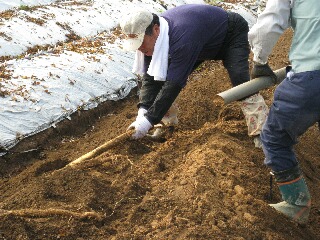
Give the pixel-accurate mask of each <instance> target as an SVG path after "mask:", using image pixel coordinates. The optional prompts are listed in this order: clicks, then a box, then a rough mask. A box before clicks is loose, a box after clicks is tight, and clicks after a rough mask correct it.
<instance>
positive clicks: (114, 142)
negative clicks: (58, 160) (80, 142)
mask: <svg viewBox="0 0 320 240" xmlns="http://www.w3.org/2000/svg"><path fill="white" fill-rule="evenodd" d="M133 133H134V129H130V130H128V131H127V132H125V133H122V134H121V135H119V136H117V137H115V138H113V139H111V140H109V141H107V142H105V143H104V144H102V145H101V146H99V147H97V148H95V149H93V150H92V151H90V152H88V153H86V154H84V155H82V156H81V157H79V158H77V159H76V160H74V161H72V162H70V163H69V164H68V165H66V167H68V166H69V167H74V166H75V165H77V164H79V163H81V162H82V161H85V160H88V159H90V158H93V157H96V156H98V155H100V154H101V153H103V152H105V151H106V150H108V149H110V148H112V147H114V146H116V145H117V144H119V143H120V142H122V141H124V140H126V139H128V138H129V137H130V136H131V135H132V134H133Z"/></svg>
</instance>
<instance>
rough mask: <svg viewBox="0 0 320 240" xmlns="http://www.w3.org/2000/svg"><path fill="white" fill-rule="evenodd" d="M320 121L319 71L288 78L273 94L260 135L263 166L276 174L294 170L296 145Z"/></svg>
mask: <svg viewBox="0 0 320 240" xmlns="http://www.w3.org/2000/svg"><path fill="white" fill-rule="evenodd" d="M318 121H320V70H317V71H310V72H301V73H295V74H293V76H291V77H287V78H285V79H284V81H283V82H281V83H280V84H279V86H278V87H277V88H276V90H275V92H274V101H273V104H272V106H271V108H270V112H269V115H268V118H267V120H266V122H265V124H264V126H263V129H262V133H261V141H262V145H263V152H264V154H265V161H264V163H265V164H266V165H267V166H268V167H270V168H271V169H272V170H273V171H275V172H279V171H285V170H288V169H290V168H292V167H295V166H296V165H297V164H298V161H297V159H296V155H295V153H294V151H293V146H294V145H295V144H296V143H297V142H298V137H299V136H301V135H302V134H303V133H305V132H306V131H307V129H308V128H309V127H311V126H313V125H314V124H315V123H316V122H318ZM315 144H319V143H315Z"/></svg>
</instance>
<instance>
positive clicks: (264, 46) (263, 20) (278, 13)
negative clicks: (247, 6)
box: [248, 0, 292, 64]
mask: <svg viewBox="0 0 320 240" xmlns="http://www.w3.org/2000/svg"><path fill="white" fill-rule="evenodd" d="M291 1H292V0H269V1H268V2H267V6H266V9H265V10H264V11H263V12H262V13H261V14H260V15H259V16H258V19H257V22H256V24H255V25H254V26H253V27H252V28H251V30H250V31H249V35H248V38H249V43H250V45H251V49H252V52H253V54H254V57H253V61H254V62H256V63H258V64H267V62H268V57H269V55H270V54H271V52H272V49H273V47H274V46H275V44H276V43H277V41H278V39H279V37H280V36H281V35H282V34H283V32H284V31H285V30H286V29H287V28H288V27H289V26H290V19H289V18H290V7H291V6H290V5H291Z"/></svg>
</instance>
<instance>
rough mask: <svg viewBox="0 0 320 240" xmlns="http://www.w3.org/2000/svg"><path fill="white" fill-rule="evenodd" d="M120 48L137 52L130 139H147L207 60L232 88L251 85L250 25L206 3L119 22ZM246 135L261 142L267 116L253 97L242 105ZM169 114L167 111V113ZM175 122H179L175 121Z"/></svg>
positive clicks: (259, 99)
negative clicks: (219, 65)
mask: <svg viewBox="0 0 320 240" xmlns="http://www.w3.org/2000/svg"><path fill="white" fill-rule="evenodd" d="M120 27H121V29H122V32H123V33H124V34H125V36H126V38H125V39H124V41H123V48H124V49H125V50H127V51H136V54H135V61H134V64H133V72H134V73H136V74H139V75H142V76H143V77H142V86H141V89H140V95H139V103H138V109H139V110H138V116H137V118H136V120H135V121H134V122H133V123H132V124H131V125H130V126H129V128H134V129H135V133H134V134H133V138H135V139H138V138H142V137H143V136H145V135H146V134H147V133H148V131H149V129H151V128H152V126H153V125H155V124H157V123H159V122H160V121H161V120H162V119H163V117H164V116H165V115H166V118H169V119H170V116H168V114H167V113H169V115H170V112H173V113H174V114H176V111H170V107H171V106H172V105H173V103H174V101H175V99H176V97H177V96H178V94H179V93H180V91H181V90H182V88H183V87H185V85H186V84H187V79H188V76H189V75H190V74H191V73H192V71H193V70H194V69H196V68H197V66H199V64H201V63H202V62H203V61H205V60H222V62H223V65H224V67H225V68H226V69H227V71H228V74H229V77H230V80H231V83H232V85H233V86H236V85H239V84H242V83H244V82H247V81H249V80H250V73H249V62H248V58H249V53H250V46H249V43H248V31H249V27H248V23H247V22H246V20H245V19H244V18H243V17H242V16H241V15H239V14H237V13H234V12H227V11H225V10H223V9H222V8H219V7H215V6H211V5H206V4H186V5H181V6H178V7H175V8H172V9H169V10H167V11H166V12H164V13H162V14H161V16H158V15H157V14H153V13H151V12H150V11H148V10H145V9H139V10H133V11H131V13H129V14H128V15H127V16H124V17H123V19H122V21H121V22H120ZM241 108H242V110H243V113H244V115H245V118H246V121H247V125H248V133H249V135H251V136H255V137H257V138H259V134H260V131H261V128H262V125H263V123H264V121H265V119H266V116H267V113H268V107H267V106H266V104H265V101H264V99H263V97H262V96H261V95H260V94H259V93H256V94H254V95H253V96H250V97H248V98H246V99H244V100H242V101H241ZM168 110H169V111H168ZM173 119H174V120H175V122H177V118H173Z"/></svg>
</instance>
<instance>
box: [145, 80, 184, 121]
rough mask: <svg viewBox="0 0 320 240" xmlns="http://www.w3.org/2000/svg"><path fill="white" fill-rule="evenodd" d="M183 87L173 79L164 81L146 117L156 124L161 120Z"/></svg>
mask: <svg viewBox="0 0 320 240" xmlns="http://www.w3.org/2000/svg"><path fill="white" fill-rule="evenodd" d="M181 89H182V87H181V86H179V85H177V84H176V83H174V82H173V81H168V80H166V81H165V82H164V83H163V86H162V88H161V90H160V91H159V93H158V95H157V97H156V99H155V100H154V102H153V104H152V106H151V107H150V108H149V109H148V111H147V113H146V114H145V117H146V118H147V119H148V121H149V122H150V123H151V124H153V125H155V124H157V123H159V122H160V121H161V119H162V118H163V117H164V115H165V114H166V113H167V111H168V110H169V108H170V107H171V105H172V104H173V102H174V100H175V99H176V97H177V96H178V95H179V93H180V91H181Z"/></svg>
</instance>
